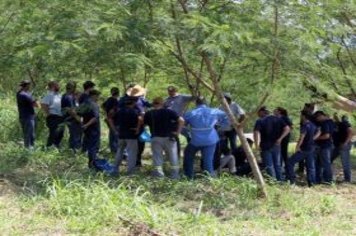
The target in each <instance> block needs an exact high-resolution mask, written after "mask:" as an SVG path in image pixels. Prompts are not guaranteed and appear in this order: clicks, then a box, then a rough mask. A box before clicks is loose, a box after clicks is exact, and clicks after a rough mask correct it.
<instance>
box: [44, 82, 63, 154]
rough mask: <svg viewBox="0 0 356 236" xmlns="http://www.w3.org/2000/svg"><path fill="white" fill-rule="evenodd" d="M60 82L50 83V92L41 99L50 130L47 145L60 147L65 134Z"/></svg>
mask: <svg viewBox="0 0 356 236" xmlns="http://www.w3.org/2000/svg"><path fill="white" fill-rule="evenodd" d="M59 89H60V87H59V84H58V82H57V81H50V82H49V83H48V93H47V95H46V96H45V97H43V98H42V100H41V108H42V110H43V111H44V113H45V115H46V125H47V127H48V130H49V135H48V139H47V147H50V146H52V145H54V146H55V147H57V148H59V145H60V143H61V141H62V138H63V134H64V127H62V126H61V124H62V122H63V116H62V106H61V100H62V95H61V94H60V93H59Z"/></svg>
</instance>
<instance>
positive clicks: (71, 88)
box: [66, 81, 77, 93]
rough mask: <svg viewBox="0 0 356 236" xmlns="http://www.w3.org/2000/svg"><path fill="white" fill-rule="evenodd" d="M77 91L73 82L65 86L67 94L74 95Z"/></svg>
mask: <svg viewBox="0 0 356 236" xmlns="http://www.w3.org/2000/svg"><path fill="white" fill-rule="evenodd" d="M76 89H77V84H76V83H75V82H73V81H69V82H68V83H67V84H66V91H67V93H75V90H76Z"/></svg>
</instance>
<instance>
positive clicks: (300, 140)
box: [295, 133, 306, 152]
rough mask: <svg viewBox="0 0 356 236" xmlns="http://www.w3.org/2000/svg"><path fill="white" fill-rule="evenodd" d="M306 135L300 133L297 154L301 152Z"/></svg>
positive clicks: (296, 148)
mask: <svg viewBox="0 0 356 236" xmlns="http://www.w3.org/2000/svg"><path fill="white" fill-rule="evenodd" d="M305 135H306V133H300V136H299V140H298V142H297V146H296V147H295V150H296V152H300V146H301V145H302V143H303V141H304V138H305Z"/></svg>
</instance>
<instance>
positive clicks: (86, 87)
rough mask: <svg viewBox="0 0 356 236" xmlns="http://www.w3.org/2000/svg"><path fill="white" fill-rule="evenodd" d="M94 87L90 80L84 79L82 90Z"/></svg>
mask: <svg viewBox="0 0 356 236" xmlns="http://www.w3.org/2000/svg"><path fill="white" fill-rule="evenodd" d="M94 87H95V84H94V83H93V82H92V81H90V80H88V81H85V82H84V84H83V88H84V90H87V89H89V88H94Z"/></svg>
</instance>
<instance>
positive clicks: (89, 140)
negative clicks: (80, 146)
mask: <svg viewBox="0 0 356 236" xmlns="http://www.w3.org/2000/svg"><path fill="white" fill-rule="evenodd" d="M84 139H85V140H86V144H87V145H88V146H87V151H88V159H89V160H88V166H89V168H92V167H93V161H94V160H95V159H97V155H98V152H99V149H100V130H86V131H85V132H84Z"/></svg>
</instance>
